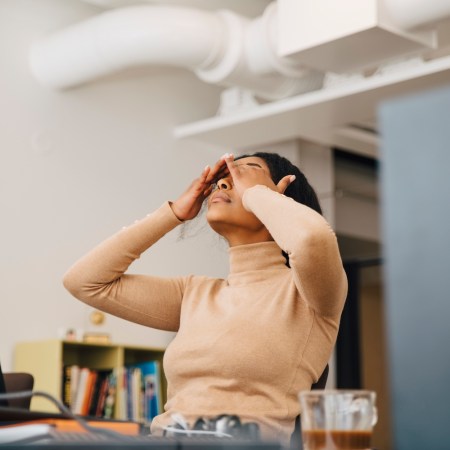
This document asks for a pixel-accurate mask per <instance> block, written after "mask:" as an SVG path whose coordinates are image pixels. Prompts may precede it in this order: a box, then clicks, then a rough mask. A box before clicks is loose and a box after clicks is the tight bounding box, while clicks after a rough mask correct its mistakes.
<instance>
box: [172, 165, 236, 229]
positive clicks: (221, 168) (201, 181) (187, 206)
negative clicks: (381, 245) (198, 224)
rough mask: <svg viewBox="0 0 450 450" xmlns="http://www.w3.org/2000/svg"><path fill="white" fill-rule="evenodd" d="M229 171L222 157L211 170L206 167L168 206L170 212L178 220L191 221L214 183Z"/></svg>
mask: <svg viewBox="0 0 450 450" xmlns="http://www.w3.org/2000/svg"><path fill="white" fill-rule="evenodd" d="M228 174H229V171H228V168H227V165H226V162H225V159H224V158H223V157H222V158H221V159H220V160H219V161H218V162H217V163H216V164H215V165H214V167H213V168H211V167H209V166H206V167H205V168H204V169H203V172H202V173H201V175H200V176H199V177H198V178H197V179H195V180H194V181H193V182H192V183H191V185H190V186H189V187H188V188H187V189H186V191H184V192H183V194H181V195H180V197H179V198H178V199H177V200H175V201H174V202H172V203H171V204H170V206H171V208H172V211H173V212H174V214H175V215H176V216H177V218H178V219H179V220H182V221H184V220H191V219H193V218H194V217H196V216H197V214H198V213H199V212H200V209H201V207H202V204H203V201H204V200H205V199H206V198H207V197H208V196H209V194H211V192H212V190H213V185H214V183H216V182H217V180H219V179H220V178H223V177H224V176H226V175H228Z"/></svg>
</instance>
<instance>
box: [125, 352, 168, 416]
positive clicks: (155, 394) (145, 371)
mask: <svg viewBox="0 0 450 450" xmlns="http://www.w3.org/2000/svg"><path fill="white" fill-rule="evenodd" d="M132 367H133V368H134V369H139V372H140V374H141V381H140V385H141V388H140V391H141V395H142V399H141V401H140V403H141V405H142V415H141V419H142V420H143V421H144V422H148V423H149V422H151V421H152V419H153V418H154V417H155V416H157V415H159V414H161V412H162V392H161V369H160V364H159V361H144V362H140V363H136V364H133V365H132Z"/></svg>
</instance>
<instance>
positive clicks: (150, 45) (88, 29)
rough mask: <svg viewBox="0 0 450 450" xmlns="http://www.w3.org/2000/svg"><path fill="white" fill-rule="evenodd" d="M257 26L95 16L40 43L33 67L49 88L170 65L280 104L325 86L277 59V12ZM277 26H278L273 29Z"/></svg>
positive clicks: (179, 15)
mask: <svg viewBox="0 0 450 450" xmlns="http://www.w3.org/2000/svg"><path fill="white" fill-rule="evenodd" d="M268 11H269V12H267V13H266V14H265V15H264V16H263V17H262V18H259V19H256V20H255V21H249V20H248V19H246V18H244V17H241V16H238V15H237V14H234V13H231V12H229V11H220V12H218V13H213V12H206V11H202V10H196V9H191V8H184V7H177V6H136V7H129V8H122V9H116V10H113V11H109V12H106V13H103V14H101V15H98V16H96V17H93V18H90V19H88V20H86V21H84V22H81V23H79V24H75V25H72V26H70V27H69V28H67V29H65V30H62V31H60V32H57V33H55V34H53V35H51V36H48V37H45V38H42V39H41V40H39V41H37V42H35V43H34V44H33V46H32V48H31V55H30V64H31V69H32V72H33V74H34V76H35V77H36V78H37V79H38V80H39V81H40V82H41V83H42V84H44V85H46V86H49V87H52V88H57V89H64V88H69V87H72V86H76V85H80V84H83V83H86V82H89V81H91V80H94V79H97V78H100V77H102V76H104V75H107V74H111V73H114V72H116V71H118V70H121V69H124V68H127V67H135V66H142V65H171V66H177V67H185V68H188V69H191V70H194V71H195V73H196V74H197V75H198V76H199V77H200V78H201V79H203V80H204V81H207V82H210V83H217V84H220V85H224V86H239V87H242V88H246V89H249V90H251V91H253V92H255V94H257V95H259V96H260V97H262V98H265V99H270V100H273V99H277V98H283V97H287V96H290V95H293V94H296V93H300V92H305V91H310V90H313V89H317V88H320V87H321V86H322V82H323V74H322V73H320V72H317V71H314V70H307V69H305V68H303V67H301V66H299V64H298V63H292V62H290V61H289V60H288V59H286V58H279V57H277V56H276V53H275V48H276V43H274V42H273V36H274V33H273V31H272V32H271V31H270V29H266V28H270V27H272V26H273V22H274V20H275V19H274V17H276V9H275V8H274V7H271V8H270V9H269V10H268ZM271 24H272V25H271Z"/></svg>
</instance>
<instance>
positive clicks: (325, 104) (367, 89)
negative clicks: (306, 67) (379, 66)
mask: <svg viewBox="0 0 450 450" xmlns="http://www.w3.org/2000/svg"><path fill="white" fill-rule="evenodd" d="M444 84H450V56H445V57H441V58H439V59H435V60H432V61H428V62H417V61H414V63H409V64H406V63H405V64H404V65H398V66H397V67H392V68H390V69H389V70H387V69H386V70H385V72H384V73H379V74H376V75H372V76H371V77H367V78H360V79H357V80H355V81H353V82H347V83H344V84H342V85H335V86H330V87H327V88H324V89H322V90H319V91H315V92H309V93H306V94H303V95H300V96H296V97H291V98H289V99H285V100H280V101H276V102H272V103H267V104H263V105H260V106H258V107H256V108H254V109H251V110H248V111H243V112H239V113H236V114H233V115H228V116H217V117H212V118H209V119H205V120H201V121H198V122H193V123H189V124H185V125H181V126H178V127H176V128H175V130H174V134H175V137H176V138H177V139H194V140H197V141H203V142H207V143H212V144H214V145H218V146H223V147H224V148H226V149H228V150H230V149H231V150H243V149H250V148H254V147H257V146H258V145H267V144H271V143H275V142H283V141H286V140H291V139H305V140H309V141H312V142H317V143H319V144H324V145H330V146H338V147H345V148H347V149H349V150H353V151H355V152H357V153H361V154H366V155H371V156H376V154H377V144H378V141H377V137H376V135H372V134H370V133H369V134H367V133H363V132H361V131H358V130H353V129H352V128H351V125H352V124H355V123H360V122H366V121H371V120H373V119H374V118H375V117H376V110H377V106H378V104H379V103H380V102H382V101H384V100H387V99H390V98H393V97H396V96H401V95H405V94H409V93H412V92H417V91H421V90H426V89H430V88H434V87H438V86H441V85H444ZM352 131H354V133H352Z"/></svg>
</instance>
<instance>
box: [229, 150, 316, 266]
mask: <svg viewBox="0 0 450 450" xmlns="http://www.w3.org/2000/svg"><path fill="white" fill-rule="evenodd" d="M249 156H256V157H258V158H261V159H263V160H264V161H265V162H266V164H267V166H268V167H269V170H270V175H271V177H272V181H273V182H274V183H275V184H277V183H278V182H279V181H280V180H281V179H282V178H283V177H285V176H286V175H295V181H294V182H293V183H291V184H290V185H289V186H288V187H287V189H286V190H285V191H284V195H285V196H286V197H290V198H292V199H294V200H295V201H296V202H299V203H302V204H303V205H306V206H309V207H310V208H312V209H314V211H316V212H318V213H319V214H322V208H321V207H320V203H319V199H318V198H317V194H316V191H315V190H314V189H313V187H312V186H311V185H310V184H309V182H308V180H307V179H306V177H305V175H304V173H303V172H302V171H301V170H300V169H299V168H298V167H297V166H294V164H292V163H291V162H290V161H289V160H288V159H287V158H285V157H284V156H280V155H279V154H278V153H266V152H256V153H253V154H251V155H240V156H238V157H237V158H235V160H238V159H241V158H248V157H249ZM281 253H282V254H283V256H284V257H285V258H286V265H287V266H288V267H291V266H290V264H289V255H288V254H287V253H286V252H285V251H284V250H282V251H281Z"/></svg>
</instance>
